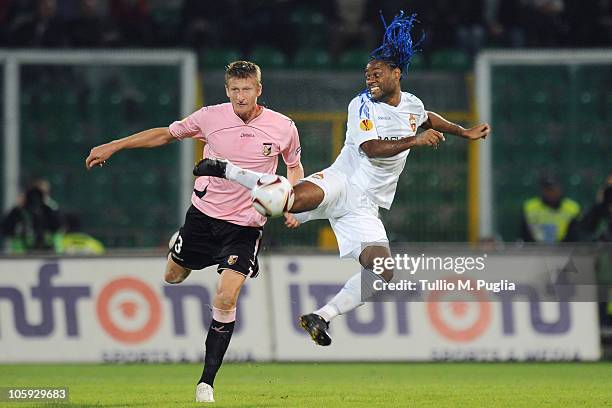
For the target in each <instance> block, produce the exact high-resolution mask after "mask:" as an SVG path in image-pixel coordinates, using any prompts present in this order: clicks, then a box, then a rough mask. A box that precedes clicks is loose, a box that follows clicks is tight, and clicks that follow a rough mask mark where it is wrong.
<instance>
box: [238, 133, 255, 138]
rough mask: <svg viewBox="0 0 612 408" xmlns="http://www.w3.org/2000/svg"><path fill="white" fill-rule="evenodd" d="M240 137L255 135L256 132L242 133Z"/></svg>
mask: <svg viewBox="0 0 612 408" xmlns="http://www.w3.org/2000/svg"><path fill="white" fill-rule="evenodd" d="M240 137H255V134H254V133H243V134H241V135H240Z"/></svg>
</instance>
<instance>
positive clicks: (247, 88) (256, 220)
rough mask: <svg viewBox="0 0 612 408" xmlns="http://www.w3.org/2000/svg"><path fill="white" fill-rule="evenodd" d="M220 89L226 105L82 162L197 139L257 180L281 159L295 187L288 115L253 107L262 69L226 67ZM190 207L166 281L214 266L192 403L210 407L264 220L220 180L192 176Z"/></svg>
mask: <svg viewBox="0 0 612 408" xmlns="http://www.w3.org/2000/svg"><path fill="white" fill-rule="evenodd" d="M225 90H226V93H227V96H228V98H229V100H230V102H229V103H223V104H220V105H214V106H205V107H203V108H201V109H200V110H198V111H196V112H194V113H192V114H191V115H189V116H188V117H186V118H185V119H183V120H181V121H177V122H174V123H172V124H171V125H170V126H169V127H162V128H154V129H149V130H145V131H143V132H140V133H136V134H134V135H131V136H128V137H125V138H123V139H119V140H114V141H112V142H109V143H105V144H103V145H100V146H97V147H94V148H93V149H91V152H90V153H89V156H88V157H87V159H86V161H85V164H86V166H87V168H88V169H91V168H93V167H94V166H102V165H103V164H104V163H105V162H106V160H108V158H109V157H111V156H112V155H113V154H115V153H117V152H118V151H120V150H123V149H135V148H143V147H157V146H162V145H165V144H167V143H170V142H172V141H174V140H182V139H184V138H197V139H201V140H203V141H204V142H205V143H206V144H205V147H204V157H224V158H227V159H229V160H231V161H232V162H233V163H236V164H237V165H240V166H241V167H242V168H244V169H248V170H249V171H253V172H257V174H259V173H272V174H273V173H275V172H276V167H277V164H278V156H279V155H281V156H282V157H283V160H284V161H285V163H286V165H287V178H288V179H289V181H290V182H291V183H292V184H296V183H297V182H298V181H299V180H300V179H301V178H303V177H304V169H303V167H302V164H301V161H300V151H301V148H300V140H299V136H298V131H297V129H296V127H295V124H294V123H293V121H292V120H291V119H289V118H288V117H286V116H284V115H281V114H280V113H277V112H275V111H273V110H270V109H266V108H264V107H262V106H260V105H258V104H257V98H258V97H259V96H260V95H261V92H262V84H261V70H260V68H259V67H258V66H257V65H256V64H254V63H252V62H247V61H236V62H233V63H231V64H229V66H228V67H227V69H226V72H225ZM191 203H192V205H191V207H190V208H189V210H188V211H187V215H186V217H185V223H184V225H183V226H182V227H181V229H180V230H179V234H178V236H177V238H176V240H175V242H174V245H173V247H172V249H171V252H170V254H169V255H168V263H167V265H166V272H165V277H164V279H165V280H166V282H168V283H180V282H182V281H183V280H185V278H187V276H188V275H189V274H190V272H191V270H194V269H202V268H205V267H207V266H211V265H218V267H217V272H218V273H219V274H220V276H219V282H218V285H217V290H216V293H215V296H214V299H213V319H212V322H211V325H210V329H209V331H208V335H207V337H206V356H205V360H204V370H203V372H202V376H201V378H200V380H199V381H198V385H197V387H196V401H199V402H213V401H214V398H213V382H214V379H215V376H216V374H217V371H218V370H219V367H220V366H221V363H222V361H223V356H224V355H225V351H226V350H227V347H228V345H229V342H230V338H231V336H232V332H233V330H234V323H235V320H236V304H237V300H238V294H239V293H240V289H241V287H242V285H243V284H244V282H245V280H246V278H247V277H255V276H257V274H258V272H259V264H258V262H257V254H258V252H259V243H260V240H261V236H262V231H263V225H264V224H265V222H266V218H265V217H264V216H262V215H260V214H259V213H257V211H255V209H254V208H253V206H252V201H251V192H250V190H249V189H247V188H245V187H243V186H241V185H239V184H237V183H234V182H231V181H229V180H225V179H220V178H215V177H207V176H204V177H198V178H197V179H196V181H195V186H194V191H193V195H192V197H191ZM285 218H286V224H287V226H289V227H295V226H297V225H298V223H297V221H295V219H294V218H293V216H292V215H290V214H287V215H286V216H285Z"/></svg>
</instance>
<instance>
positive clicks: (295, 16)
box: [289, 8, 327, 47]
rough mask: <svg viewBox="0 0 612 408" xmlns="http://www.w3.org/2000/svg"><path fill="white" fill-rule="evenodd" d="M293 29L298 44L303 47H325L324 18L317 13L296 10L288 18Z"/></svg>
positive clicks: (307, 10)
mask: <svg viewBox="0 0 612 408" xmlns="http://www.w3.org/2000/svg"><path fill="white" fill-rule="evenodd" d="M289 18H290V21H291V24H292V25H293V26H294V27H295V30H296V33H297V37H298V42H299V43H300V44H302V46H303V47H321V46H326V45H327V22H326V20H325V16H324V15H323V14H321V13H319V12H317V11H314V10H309V9H304V8H298V9H296V10H295V11H293V12H292V13H291V16H290V17H289Z"/></svg>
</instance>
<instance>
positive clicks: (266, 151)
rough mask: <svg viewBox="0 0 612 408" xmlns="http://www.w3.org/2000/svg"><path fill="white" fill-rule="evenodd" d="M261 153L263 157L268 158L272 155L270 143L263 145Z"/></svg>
mask: <svg viewBox="0 0 612 408" xmlns="http://www.w3.org/2000/svg"><path fill="white" fill-rule="evenodd" d="M262 153H263V155H264V156H269V155H270V153H272V143H264V144H263V152H262Z"/></svg>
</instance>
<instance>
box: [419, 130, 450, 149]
mask: <svg viewBox="0 0 612 408" xmlns="http://www.w3.org/2000/svg"><path fill="white" fill-rule="evenodd" d="M445 140H446V139H444V135H443V134H442V133H440V132H438V131H437V130H433V129H427V130H426V131H424V132H421V133H419V134H418V135H417V136H416V144H415V146H431V147H433V148H434V149H437V148H438V145H439V144H440V143H442V142H443V141H445Z"/></svg>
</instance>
